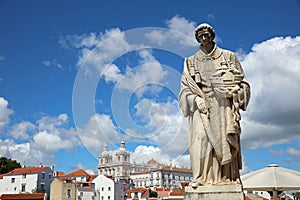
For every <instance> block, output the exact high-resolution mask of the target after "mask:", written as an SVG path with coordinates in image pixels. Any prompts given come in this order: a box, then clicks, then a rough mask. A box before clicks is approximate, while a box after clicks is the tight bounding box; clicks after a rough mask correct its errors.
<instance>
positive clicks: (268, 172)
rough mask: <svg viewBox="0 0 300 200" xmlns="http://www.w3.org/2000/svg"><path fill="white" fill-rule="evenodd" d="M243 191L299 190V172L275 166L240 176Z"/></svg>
mask: <svg viewBox="0 0 300 200" xmlns="http://www.w3.org/2000/svg"><path fill="white" fill-rule="evenodd" d="M241 181H242V183H243V188H244V189H245V190H256V191H286V190H299V189H300V172H298V171H295V170H290V169H287V168H283V167H279V166H278V165H276V164H272V165H268V167H266V168H263V169H259V170H257V171H254V172H250V173H248V174H245V175H242V176H241Z"/></svg>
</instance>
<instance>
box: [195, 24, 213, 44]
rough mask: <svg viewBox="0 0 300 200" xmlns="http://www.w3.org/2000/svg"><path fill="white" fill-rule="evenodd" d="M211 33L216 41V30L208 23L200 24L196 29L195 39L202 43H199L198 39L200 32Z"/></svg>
mask: <svg viewBox="0 0 300 200" xmlns="http://www.w3.org/2000/svg"><path fill="white" fill-rule="evenodd" d="M207 31H208V32H209V33H210V35H211V37H212V39H213V40H214V39H215V37H216V34H215V30H214V29H213V28H212V27H211V26H210V25H209V24H207V23H203V24H200V25H199V26H197V28H196V29H195V38H196V40H197V41H198V42H199V43H200V41H199V38H198V35H199V32H200V33H201V32H203V33H204V32H207Z"/></svg>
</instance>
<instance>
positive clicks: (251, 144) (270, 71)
mask: <svg viewBox="0 0 300 200" xmlns="http://www.w3.org/2000/svg"><path fill="white" fill-rule="evenodd" d="M242 65H243V67H244V70H245V73H246V76H247V78H248V80H249V82H250V84H251V93H252V94H251V95H252V97H251V100H250V104H249V106H248V110H247V112H246V113H243V117H244V118H243V122H242V123H243V124H242V126H244V128H243V133H242V134H243V135H242V139H243V146H244V147H245V148H250V149H253V148H259V147H266V146H271V145H274V144H281V143H286V142H287V141H289V140H292V139H297V138H300V136H299V132H300V125H299V120H300V106H299V102H298V101H299V96H300V37H299V36H298V37H295V38H291V37H285V38H284V37H275V38H272V39H269V40H267V41H264V42H262V43H259V44H255V45H254V46H253V48H252V51H251V52H250V53H249V54H248V55H245V57H244V59H243V61H242Z"/></svg>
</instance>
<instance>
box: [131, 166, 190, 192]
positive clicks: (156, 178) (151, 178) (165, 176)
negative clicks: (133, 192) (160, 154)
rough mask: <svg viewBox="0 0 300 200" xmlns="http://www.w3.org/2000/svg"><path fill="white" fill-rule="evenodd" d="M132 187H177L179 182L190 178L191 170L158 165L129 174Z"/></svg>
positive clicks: (187, 180) (188, 180)
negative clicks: (157, 166)
mask: <svg viewBox="0 0 300 200" xmlns="http://www.w3.org/2000/svg"><path fill="white" fill-rule="evenodd" d="M130 178H131V180H132V181H133V184H134V187H150V188H151V189H153V188H179V187H180V183H184V182H190V181H191V180H192V170H190V169H186V168H177V167H169V166H164V167H159V168H157V169H151V170H149V171H143V172H132V173H131V175H130Z"/></svg>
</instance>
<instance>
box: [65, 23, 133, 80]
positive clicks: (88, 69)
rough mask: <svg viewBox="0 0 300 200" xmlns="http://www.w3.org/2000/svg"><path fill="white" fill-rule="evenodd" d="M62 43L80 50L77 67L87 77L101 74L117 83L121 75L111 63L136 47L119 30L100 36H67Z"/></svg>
mask: <svg viewBox="0 0 300 200" xmlns="http://www.w3.org/2000/svg"><path fill="white" fill-rule="evenodd" d="M60 43H61V44H63V45H65V44H66V43H68V44H72V45H73V46H75V47H76V48H79V50H80V54H81V55H80V57H79V60H78V62H77V66H78V67H80V68H81V69H84V70H85V74H86V75H91V74H93V73H97V74H101V75H104V78H105V79H106V80H107V81H115V78H116V77H118V76H119V73H120V71H119V70H118V69H117V68H116V66H113V65H111V62H112V61H114V60H115V59H116V58H118V57H119V56H121V55H122V53H123V52H129V51H131V50H133V49H135V47H136V46H134V45H130V44H128V42H127V41H126V38H125V33H124V32H122V31H120V29H117V28H116V29H110V30H107V31H105V33H99V34H96V33H91V34H89V35H81V36H76V35H75V36H66V37H65V38H64V39H61V42H60ZM95 70H96V71H95ZM106 70H108V71H109V72H106ZM106 76H107V77H106ZM112 78H113V79H112Z"/></svg>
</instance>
